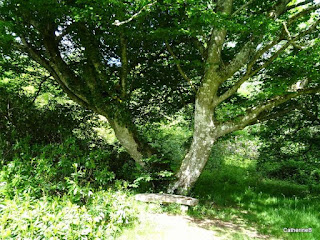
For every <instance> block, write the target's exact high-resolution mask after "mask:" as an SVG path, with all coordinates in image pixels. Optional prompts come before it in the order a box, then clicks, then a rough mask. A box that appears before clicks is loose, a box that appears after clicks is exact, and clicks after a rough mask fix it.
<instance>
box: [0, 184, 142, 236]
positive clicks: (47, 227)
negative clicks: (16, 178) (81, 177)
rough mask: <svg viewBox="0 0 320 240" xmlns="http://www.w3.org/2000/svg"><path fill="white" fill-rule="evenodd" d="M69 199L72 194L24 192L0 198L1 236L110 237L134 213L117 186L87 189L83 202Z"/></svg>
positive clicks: (119, 229)
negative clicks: (36, 196) (11, 197)
mask: <svg viewBox="0 0 320 240" xmlns="http://www.w3.org/2000/svg"><path fill="white" fill-rule="evenodd" d="M70 198H71V199H72V194H68V195H64V196H62V197H59V196H47V195H44V196H43V197H42V198H40V199H35V198H34V197H32V196H31V195H30V194H29V193H27V192H25V193H23V194H18V195H16V196H15V197H14V198H13V199H9V198H4V197H0V200H1V201H0V203H1V205H0V223H1V224H0V236H1V238H2V239H114V236H115V235H116V234H117V233H118V232H120V231H121V229H122V228H123V227H124V226H128V225H130V224H132V222H133V221H134V219H135V216H136V212H135V208H134V207H133V200H132V199H131V197H130V196H129V195H128V194H127V193H125V192H124V191H123V190H122V191H120V189H119V190H111V189H110V190H108V191H97V192H91V194H90V195H89V196H88V198H89V202H88V203H87V204H86V205H78V204H75V203H73V202H72V201H70ZM115 199H117V201H115Z"/></svg>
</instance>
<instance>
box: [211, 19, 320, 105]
mask: <svg viewBox="0 0 320 240" xmlns="http://www.w3.org/2000/svg"><path fill="white" fill-rule="evenodd" d="M319 24H320V19H318V20H317V21H316V22H315V23H314V24H313V25H311V26H310V27H309V28H308V29H307V30H305V31H303V32H301V33H299V34H298V35H297V36H295V37H293V38H292V39H291V40H290V41H288V42H287V43H286V44H284V45H283V46H282V47H281V48H280V49H278V50H277V51H276V52H275V53H274V54H273V55H272V56H271V57H270V58H268V59H267V61H266V62H264V63H263V64H262V65H261V66H260V67H258V68H257V69H255V70H254V71H252V67H253V65H254V63H255V62H256V61H257V60H258V59H259V57H260V56H262V55H263V54H264V53H265V52H266V51H268V50H270V49H271V48H272V47H273V46H275V45H276V44H277V41H274V42H272V43H270V44H269V45H267V46H266V47H264V48H263V49H262V50H260V51H258V53H257V54H256V56H255V57H254V59H253V61H251V62H250V63H249V64H248V66H247V71H246V74H245V75H244V76H243V77H242V78H240V80H238V81H237V82H236V83H235V84H234V85H233V86H232V87H231V88H230V89H229V90H227V91H226V92H225V93H223V94H222V95H220V96H219V98H218V99H217V101H216V102H215V103H216V105H218V104H220V103H221V102H223V101H225V100H226V99H228V98H229V97H231V96H232V95H233V94H234V93H236V92H237V91H238V89H239V88H240V87H241V85H242V84H243V83H244V82H246V81H247V80H248V79H249V78H251V77H252V76H254V75H255V74H257V73H258V72H260V71H261V70H262V69H264V68H266V67H267V66H269V65H270V64H271V63H272V62H273V61H274V60H275V59H276V58H277V57H278V56H279V55H280V54H281V53H282V52H283V51H284V50H286V49H287V48H288V47H289V46H290V45H291V44H292V43H294V42H295V41H297V40H299V39H301V38H302V37H304V36H305V35H307V34H308V33H310V32H312V31H313V30H314V29H315V28H316V27H317V26H318V25H319Z"/></svg>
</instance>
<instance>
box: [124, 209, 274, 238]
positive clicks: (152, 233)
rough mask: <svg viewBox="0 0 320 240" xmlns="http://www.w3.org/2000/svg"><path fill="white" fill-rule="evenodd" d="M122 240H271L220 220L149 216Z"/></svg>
mask: <svg viewBox="0 0 320 240" xmlns="http://www.w3.org/2000/svg"><path fill="white" fill-rule="evenodd" d="M118 239H119V240H232V239H235V240H238V239H268V240H269V239H272V238H270V237H269V236H264V235H261V234H258V233H257V231H256V230H255V229H253V228H248V227H245V226H242V225H238V224H234V223H231V222H224V221H221V220H209V219H207V220H197V219H193V218H191V217H189V216H172V215H168V214H165V213H161V214H155V213H146V214H143V215H141V216H140V224H139V225H138V226H136V227H135V228H134V229H130V230H127V231H125V232H124V233H123V235H122V236H121V237H120V238H118Z"/></svg>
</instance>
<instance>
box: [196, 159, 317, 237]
mask: <svg viewBox="0 0 320 240" xmlns="http://www.w3.org/2000/svg"><path fill="white" fill-rule="evenodd" d="M250 162H251V163H250ZM193 195H194V196H196V197H198V198H199V199H200V205H199V206H197V207H195V208H193V209H192V210H190V214H191V215H193V216H195V217H211V218H220V219H223V220H228V221H237V219H238V218H239V217H240V218H242V219H243V220H244V221H245V222H246V224H248V225H251V226H254V227H255V228H257V229H258V231H259V232H260V233H262V234H267V235H271V236H275V237H279V238H281V239H297V240H298V239H304V240H309V239H310V240H311V239H314V240H317V239H320V197H319V195H317V194H316V193H310V191H309V188H308V186H304V185H297V184H292V183H289V182H285V181H278V180H271V179H264V178H263V177H262V176H260V175H259V174H258V173H256V172H255V163H254V161H251V160H246V159H242V160H239V158H238V160H237V159H235V158H231V159H230V158H229V159H227V161H226V162H225V163H224V164H222V165H221V167H220V168H219V169H205V171H204V172H203V174H202V175H201V177H200V179H199V181H198V182H197V184H196V186H195V188H194V191H193ZM284 228H312V229H313V231H312V233H285V232H284V231H283V229H284Z"/></svg>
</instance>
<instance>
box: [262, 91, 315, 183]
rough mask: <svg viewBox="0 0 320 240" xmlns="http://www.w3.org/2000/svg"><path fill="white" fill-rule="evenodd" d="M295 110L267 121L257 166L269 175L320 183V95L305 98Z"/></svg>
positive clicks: (289, 179)
mask: <svg viewBox="0 0 320 240" xmlns="http://www.w3.org/2000/svg"><path fill="white" fill-rule="evenodd" d="M293 104H295V105H296V106H297V105H298V106H300V107H299V109H298V110H296V111H294V112H293V113H291V114H289V115H287V116H284V117H282V118H281V119H279V118H276V119H274V120H270V121H268V122H267V123H266V124H265V125H264V127H262V131H261V133H260V134H259V136H260V139H261V140H262V142H263V145H262V147H261V150H260V156H259V159H258V169H259V170H260V171H261V172H262V173H263V174H264V175H266V176H268V177H272V178H276V179H282V180H288V181H292V182H295V183H299V184H309V185H313V186H317V185H318V184H319V181H320V162H319V159H320V151H319V146H320V139H319V131H320V128H319V124H320V121H319V119H320V118H319V115H317V113H318V112H319V111H318V109H319V97H318V96H314V97H310V98H303V99H300V100H299V101H295V102H294V103H293Z"/></svg>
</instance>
